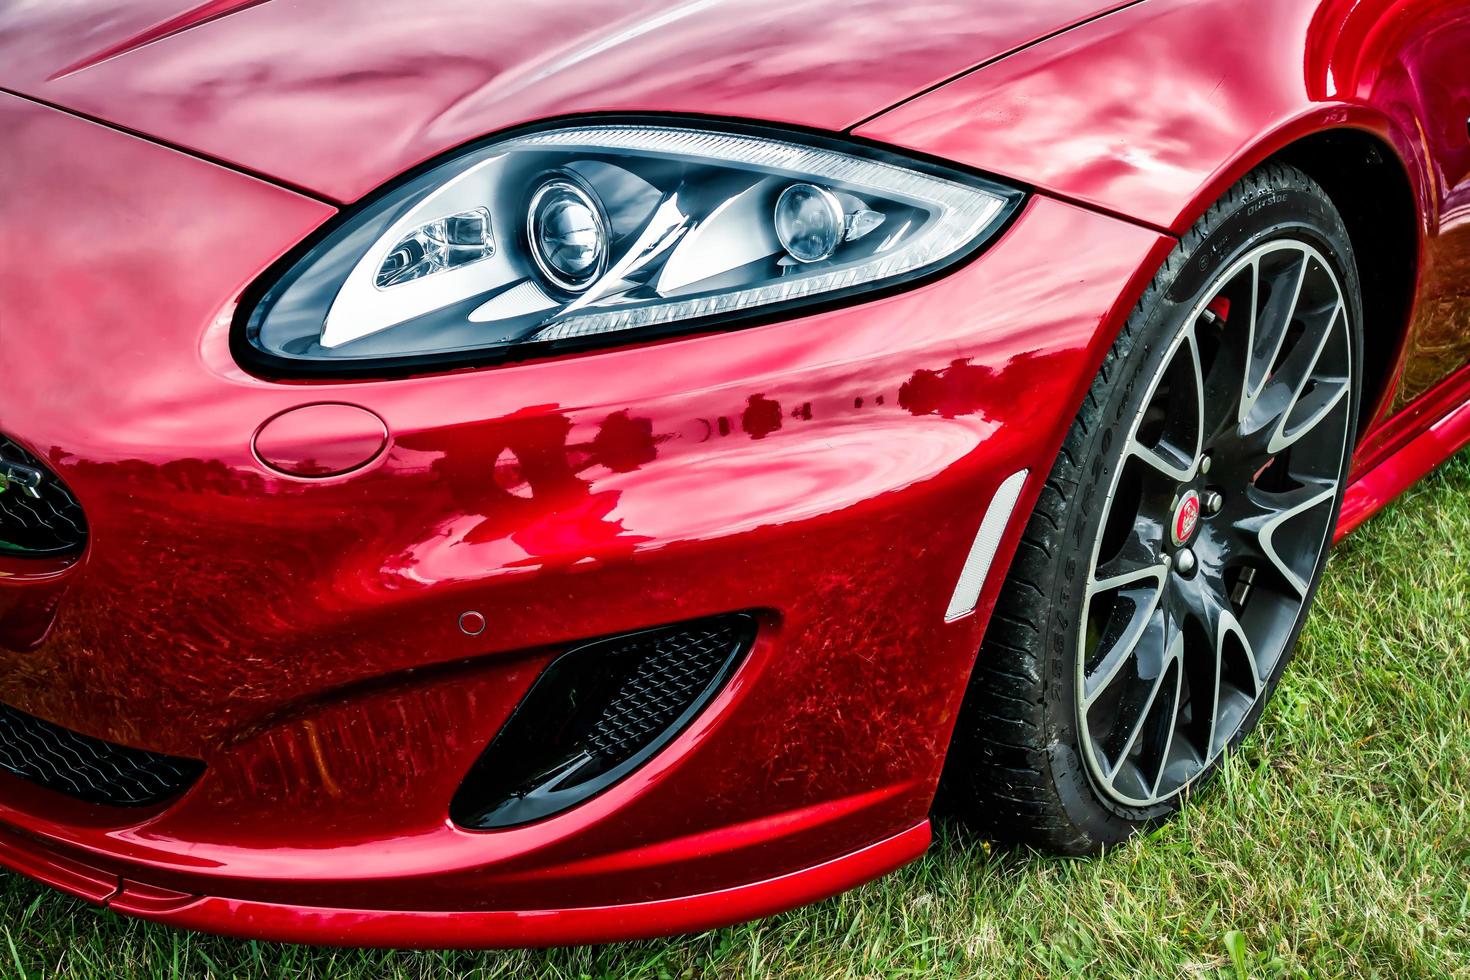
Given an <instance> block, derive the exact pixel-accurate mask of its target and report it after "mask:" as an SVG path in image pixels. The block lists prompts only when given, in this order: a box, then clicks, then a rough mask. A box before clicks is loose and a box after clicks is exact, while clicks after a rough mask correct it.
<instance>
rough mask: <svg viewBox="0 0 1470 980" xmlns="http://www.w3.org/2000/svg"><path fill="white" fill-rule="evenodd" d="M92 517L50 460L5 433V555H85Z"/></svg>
mask: <svg viewBox="0 0 1470 980" xmlns="http://www.w3.org/2000/svg"><path fill="white" fill-rule="evenodd" d="M86 543H87V520H86V518H85V517H83V516H82V508H81V507H80V506H79V505H78V504H77V501H76V498H75V497H73V496H72V495H71V491H70V490H68V489H67V488H66V485H65V484H63V483H62V482H61V480H60V478H58V477H57V476H56V474H55V473H52V472H51V470H50V469H48V468H47V467H46V464H44V463H42V462H41V461H40V460H38V459H37V458H36V457H35V456H32V455H31V454H30V453H28V452H26V451H25V450H24V449H22V448H21V447H20V446H18V445H17V444H16V443H15V442H14V441H12V440H10V439H8V438H6V437H5V436H3V435H0V554H5V555H19V556H22V557H34V558H55V557H66V556H68V555H75V554H80V553H81V551H82V548H83V547H84V546H85V545H86Z"/></svg>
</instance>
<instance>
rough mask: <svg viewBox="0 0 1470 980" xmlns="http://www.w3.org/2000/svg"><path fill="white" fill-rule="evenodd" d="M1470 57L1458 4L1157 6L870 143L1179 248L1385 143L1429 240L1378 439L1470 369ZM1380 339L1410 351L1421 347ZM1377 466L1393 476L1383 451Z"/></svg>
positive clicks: (945, 97)
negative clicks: (1349, 155)
mask: <svg viewBox="0 0 1470 980" xmlns="http://www.w3.org/2000/svg"><path fill="white" fill-rule="evenodd" d="M1260 24H1269V25H1270V30H1266V31H1262V30H1256V29H1254V27H1253V26H1252V25H1260ZM1466 50H1470V8H1467V7H1466V5H1465V4H1463V3H1458V2H1449V0H1445V2H1432V0H1424V2H1417V3H1404V2H1402V0H1330V2H1322V0H1199V2H1190V3H1179V2H1147V3H1142V4H1138V5H1136V6H1133V7H1129V8H1128V9H1126V10H1122V11H1119V12H1118V13H1116V14H1113V15H1112V16H1109V17H1104V18H1101V19H1098V20H1095V21H1093V22H1091V23H1088V24H1085V25H1083V26H1080V27H1078V28H1076V29H1075V30H1072V31H1068V32H1066V33H1065V34H1063V35H1061V36H1059V37H1057V38H1054V39H1053V40H1052V41H1050V42H1048V43H1046V44H1043V45H1037V46H1035V47H1032V48H1029V49H1028V50H1026V51H1023V52H1020V53H1018V54H1016V55H1014V56H1012V57H1010V58H1007V59H1005V60H1003V61H1001V62H1000V63H998V64H996V65H993V66H991V67H989V68H986V69H985V70H984V71H979V72H975V73H972V74H970V75H968V76H966V77H964V78H962V79H959V80H957V81H955V82H952V83H950V84H949V85H945V86H943V87H941V88H939V89H937V90H936V91H934V92H932V93H929V94H927V95H925V96H923V97H922V98H918V99H915V100H912V101H910V102H908V103H906V104H905V105H902V106H900V107H898V108H896V109H894V110H893V111H891V112H889V113H886V114H883V115H881V116H879V117H878V118H877V119H875V120H873V121H871V122H869V123H867V124H865V125H863V126H860V127H858V128H857V130H856V132H857V134H858V135H861V136H866V137H869V138H871V139H875V140H879V141H881V142H886V143H891V144H896V145H899V146H904V147H908V148H911V149H917V150H924V151H927V152H931V153H935V154H938V155H941V156H944V157H946V158H947V159H950V160H956V161H959V162H962V163H968V164H970V165H972V166H975V167H981V168H984V169H986V170H988V171H990V172H992V173H996V174H1000V175H1002V176H1006V177H1011V178H1013V179H1016V180H1020V181H1024V182H1027V183H1029V184H1031V185H1033V186H1037V187H1040V188H1042V189H1044V190H1046V191H1047V192H1049V193H1053V194H1057V195H1059V196H1061V197H1064V198H1066V199H1069V200H1074V201H1078V202H1081V203H1084V204H1086V205H1088V206H1090V207H1096V208H1098V209H1101V210H1103V211H1106V212H1109V213H1113V214H1118V215H1122V216H1126V217H1127V218H1129V219H1131V220H1135V221H1139V222H1142V223H1144V224H1147V225H1149V226H1151V227H1155V228H1158V229H1160V230H1163V231H1167V232H1170V233H1172V234H1176V235H1177V234H1181V233H1183V232H1184V231H1185V230H1186V229H1188V228H1189V226H1190V225H1191V224H1193V223H1194V221H1195V220H1196V219H1197V218H1198V217H1199V215H1200V214H1202V213H1204V211H1205V209H1206V208H1208V207H1209V205H1210V204H1211V203H1212V202H1213V201H1214V200H1216V199H1217V198H1218V197H1219V196H1220V194H1222V193H1223V192H1224V191H1225V190H1226V189H1227V188H1229V187H1230V186H1231V185H1232V184H1234V183H1235V182H1236V181H1237V180H1239V179H1240V178H1241V177H1242V176H1244V174H1245V173H1246V172H1247V171H1249V170H1250V169H1251V168H1253V167H1255V166H1256V165H1258V164H1259V163H1261V162H1262V161H1263V160H1265V159H1267V158H1268V157H1270V156H1271V155H1272V154H1274V153H1277V152H1279V151H1281V150H1282V149H1284V148H1286V147H1287V146H1289V145H1291V144H1292V143H1293V142H1295V141H1297V140H1300V139H1302V138H1304V137H1307V136H1310V135H1312V134H1314V133H1320V132H1324V131H1327V130H1337V129H1355V130H1360V131H1363V132H1366V133H1369V134H1372V135H1373V136H1374V137H1375V138H1376V139H1378V140H1379V141H1381V144H1382V146H1383V150H1384V152H1385V153H1387V154H1390V155H1391V156H1392V157H1393V158H1395V159H1397V161H1398V162H1399V163H1400V164H1401V165H1402V167H1403V169H1404V171H1405V175H1406V176H1407V177H1408V179H1409V181H1410V185H1411V187H1412V189H1413V193H1414V197H1415V200H1416V203H1417V208H1418V214H1417V215H1416V218H1417V219H1418V223H1419V224H1420V230H1421V235H1422V240H1421V247H1420V254H1419V255H1418V256H1416V257H1415V259H1416V260H1417V262H1418V265H1419V275H1420V283H1419V289H1418V302H1417V304H1416V306H1415V311H1414V314H1413V317H1412V322H1411V323H1410V324H1409V325H1408V327H1407V334H1408V338H1409V340H1408V343H1406V344H1403V343H1390V344H1388V345H1387V346H1389V347H1391V348H1392V349H1394V350H1396V351H1398V352H1399V353H1400V357H1399V359H1398V361H1397V363H1396V365H1395V366H1394V368H1393V370H1392V372H1391V374H1390V377H1391V379H1392V384H1391V386H1390V390H1388V391H1386V392H1384V393H1383V397H1382V399H1381V400H1380V404H1379V406H1378V409H1379V410H1378V412H1377V413H1376V414H1375V415H1373V417H1372V419H1371V421H1372V422H1373V424H1374V426H1375V427H1376V426H1382V425H1383V424H1384V423H1386V422H1388V421H1389V420H1390V418H1391V416H1393V415H1395V414H1397V413H1398V412H1401V411H1403V410H1404V409H1406V408H1408V407H1409V406H1410V405H1411V404H1412V403H1413V402H1414V401H1415V400H1416V399H1418V397H1419V396H1420V395H1422V394H1424V393H1426V392H1427V391H1429V390H1430V389H1431V388H1433V387H1434V386H1435V385H1437V384H1439V383H1440V382H1442V381H1444V380H1445V379H1446V378H1448V377H1449V376H1450V375H1451V374H1452V373H1454V372H1455V371H1457V370H1458V369H1459V368H1460V367H1461V366H1462V365H1464V364H1465V363H1466V361H1467V360H1470V330H1467V329H1466V326H1465V325H1466V323H1467V321H1470V136H1467V131H1466V123H1467V119H1470V62H1467V60H1466V58H1465V56H1464V52H1465V51H1466ZM1099 80H1106V81H1105V82H1100V81H1099ZM1375 190H1376V189H1375V188H1374V187H1372V186H1364V187H1363V188H1362V189H1361V192H1362V193H1363V194H1373V193H1374V192H1375ZM1408 258H1409V257H1407V256H1406V257H1405V260H1406V261H1407V260H1408ZM1369 329H1372V330H1376V331H1382V332H1385V333H1389V334H1391V335H1392V336H1393V337H1394V338H1399V337H1402V336H1403V335H1404V333H1405V329H1406V328H1405V325H1404V324H1403V323H1398V322H1394V323H1371V324H1369ZM1371 394H1372V393H1370V395H1371ZM1374 407H1375V406H1374V405H1373V404H1371V403H1370V404H1369V405H1365V407H1364V411H1365V412H1372V410H1373V409H1374ZM1365 448H1366V449H1367V454H1366V455H1367V456H1368V457H1370V458H1371V459H1372V460H1375V461H1376V460H1377V459H1381V458H1383V450H1382V448H1381V447H1378V446H1377V445H1376V444H1375V443H1374V442H1373V437H1372V435H1371V434H1370V436H1369V437H1368V439H1367V441H1366V442H1365ZM1388 451H1391V449H1389V450H1388Z"/></svg>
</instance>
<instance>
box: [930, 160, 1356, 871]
mask: <svg viewBox="0 0 1470 980" xmlns="http://www.w3.org/2000/svg"><path fill="white" fill-rule="evenodd" d="M1361 305H1362V304H1361V299H1360V294H1359V288H1358V279H1357V271H1356V268H1355V265H1354V261H1353V254H1352V248H1351V244H1350V242H1349V239H1348V235H1347V232H1346V229H1345V228H1344V226H1343V223H1342V220H1341V218H1340V217H1339V216H1338V214H1337V211H1336V210H1335V209H1334V207H1333V205H1332V203H1331V201H1330V200H1329V199H1328V197H1327V196H1326V194H1325V193H1324V192H1323V191H1322V190H1321V188H1320V187H1318V186H1317V185H1316V183H1314V182H1313V181H1312V180H1311V179H1310V178H1308V177H1307V176H1306V175H1305V174H1303V173H1301V172H1300V171H1297V170H1295V169H1292V168H1290V167H1286V166H1283V165H1278V164H1272V165H1267V166H1265V167H1262V168H1261V169H1259V170H1257V171H1254V172H1253V173H1251V174H1250V175H1248V176H1247V177H1246V178H1245V179H1244V180H1242V181H1241V182H1240V183H1239V184H1237V185H1236V186H1235V187H1234V188H1232V189H1231V191H1230V192H1229V193H1228V194H1227V195H1226V196H1225V198H1224V199H1222V200H1221V201H1220V202H1219V203H1217V204H1216V205H1215V206H1214V207H1213V208H1211V209H1210V211H1209V212H1208V213H1207V214H1206V215H1205V216H1204V217H1203V218H1201V219H1200V221H1199V222H1198V224H1197V225H1196V226H1195V227H1194V228H1193V229H1192V230H1191V231H1190V233H1189V234H1188V235H1186V236H1185V237H1184V239H1183V240H1182V241H1181V242H1180V244H1179V246H1178V247H1177V248H1176V249H1175V250H1174V252H1173V254H1172V255H1171V256H1170V258H1169V260H1168V261H1167V262H1166V263H1165V266H1164V268H1163V269H1162V270H1161V271H1160V272H1159V274H1158V276H1157V277H1156V279H1155V280H1154V282H1153V284H1152V285H1151V286H1150V287H1149V289H1148V291H1147V293H1146V294H1145V296H1144V298H1143V300H1142V301H1141V302H1140V304H1139V306H1138V308H1137V309H1136V310H1135V312H1134V313H1133V315H1132V316H1131V317H1130V318H1129V320H1128V323H1127V324H1126V326H1125V327H1124V328H1123V330H1122V332H1121V334H1120V336H1119V338H1118V340H1117V341H1116V342H1115V344H1114V345H1113V348H1112V350H1111V351H1110V352H1109V354H1108V357H1107V359H1106V361H1105V363H1104V365H1103V368H1102V371H1101V372H1100V374H1099V376H1098V378H1097V380H1096V381H1095V382H1094V384H1093V386H1092V388H1091V390H1090V391H1089V393H1088V395H1087V398H1086V400H1085V402H1084V404H1083V407H1082V409H1081V411H1080V412H1079V414H1078V416H1077V419H1076V421H1075V422H1074V424H1073V426H1072V429H1071V431H1070V433H1069V434H1068V436H1067V440H1066V443H1065V446H1064V449H1063V451H1062V453H1061V454H1060V456H1059V458H1058V460H1057V462H1056V464H1055V466H1054V467H1053V469H1052V471H1051V473H1050V475H1049V476H1048V479H1047V482H1046V486H1045V489H1044V491H1043V494H1042V497H1041V500H1040V501H1039V503H1038V505H1037V509H1036V511H1035V512H1034V514H1033V516H1032V518H1031V520H1030V522H1029V524H1028V526H1027V528H1026V532H1025V536H1024V539H1023V541H1022V543H1021V546H1020V549H1019V551H1018V554H1017V556H1016V559H1015V562H1014V564H1013V566H1012V568H1011V571H1010V573H1009V575H1008V577H1007V579H1006V582H1005V584H1004V586H1003V589H1002V592H1001V595H1000V599H999V601H998V604H997V607H996V611H995V614H994V616H993V618H992V621H991V624H990V626H989V628H988V629H987V632H986V637H985V641H984V644H983V645H982V647H981V650H980V654H979V659H978V661H977V664H976V667H975V671H974V674H973V676H972V679H971V683H970V688H969V691H968V693H967V695H966V700H965V706H964V709H963V711H962V712H961V717H960V721H959V723H958V726H957V729H956V734H955V740H954V745H953V747H952V749H951V752H950V758H949V760H948V763H947V765H946V772H945V783H946V788H947V791H948V796H949V798H950V799H951V800H953V801H955V802H956V803H957V805H958V808H959V809H960V810H961V812H962V814H964V815H965V816H967V817H969V818H970V819H971V820H972V822H975V823H977V824H979V825H980V826H981V827H982V829H984V830H985V831H987V832H988V833H990V834H991V836H994V837H996V838H998V839H1002V840H1010V841H1016V842H1023V843H1029V844H1032V845H1037V846H1042V847H1046V848H1049V849H1053V850H1058V851H1062V852H1064V853H1074V854H1079V853H1089V852H1093V851H1096V850H1098V849H1099V848H1101V847H1104V846H1106V845H1108V844H1112V843H1116V842H1119V841H1122V840H1124V839H1126V838H1127V837H1128V836H1130V835H1131V834H1132V833H1134V832H1135V831H1136V830H1138V829H1139V828H1140V827H1142V826H1145V825H1147V824H1148V823H1150V822H1152V821H1156V820H1159V819H1161V818H1164V817H1166V816H1168V815H1169V814H1171V813H1173V812H1174V811H1176V810H1177V809H1178V808H1179V807H1180V805H1181V804H1182V801H1183V799H1184V797H1185V796H1186V794H1187V792H1188V791H1189V790H1190V788H1191V787H1194V786H1196V785H1198V784H1199V783H1200V782H1201V781H1202V780H1204V779H1206V778H1208V777H1209V775H1210V774H1211V773H1212V772H1213V771H1214V770H1215V769H1217V768H1218V766H1219V763H1220V760H1221V758H1222V756H1223V755H1224V753H1226V752H1227V751H1229V750H1230V749H1231V748H1232V747H1233V746H1234V745H1236V744H1237V743H1238V742H1239V741H1240V739H1241V738H1243V737H1244V736H1245V734H1246V733H1248V732H1249V731H1250V730H1251V729H1252V728H1253V727H1254V726H1255V724H1256V721H1257V719H1258V718H1259V717H1260V714H1261V709H1262V707H1263V706H1264V704H1265V702H1266V700H1267V699H1268V698H1269V696H1270V694H1271V691H1272V690H1273V689H1274V687H1275V685H1276V683H1277V681H1278V680H1279V678H1280V676H1281V672H1282V670H1283V669H1284V668H1285V666H1286V663H1287V661H1288V659H1289V658H1290V654H1291V651H1292V649H1293V647H1294V646H1295V643H1296V639H1297V635H1298V634H1299V633H1300V631H1301V628H1302V624H1303V622H1304V621H1305V619H1306V614H1307V610H1308V609H1309V607H1310V605H1311V601H1312V598H1313V595H1314V593H1315V591H1316V587H1317V583H1318V581H1319V580H1320V578H1321V574H1322V569H1323V565H1324V564H1325V561H1326V556H1327V549H1328V546H1329V544H1330V543H1331V536H1332V529H1333V527H1334V526H1335V524H1336V521H1337V515H1338V510H1339V508H1340V506H1341V502H1342V496H1343V490H1344V487H1345V483H1346V478H1347V469H1348V462H1349V459H1350V456H1351V449H1352V444H1353V433H1354V430H1355V425H1356V418H1357V409H1358V378H1359V368H1358V363H1359V357H1360V350H1361V339H1360V333H1361V328H1360V324H1361V322H1362V314H1361Z"/></svg>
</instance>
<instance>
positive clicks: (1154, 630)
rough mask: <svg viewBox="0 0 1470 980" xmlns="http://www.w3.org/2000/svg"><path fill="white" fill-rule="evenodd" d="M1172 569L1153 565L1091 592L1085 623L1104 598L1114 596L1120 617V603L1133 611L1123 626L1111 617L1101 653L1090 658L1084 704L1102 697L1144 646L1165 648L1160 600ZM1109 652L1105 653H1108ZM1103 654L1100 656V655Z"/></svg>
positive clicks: (1100, 644)
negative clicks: (1095, 603)
mask: <svg viewBox="0 0 1470 980" xmlns="http://www.w3.org/2000/svg"><path fill="white" fill-rule="evenodd" d="M1168 571H1169V570H1168V566H1167V565H1163V564H1158V565H1153V566H1151V567H1148V568H1142V569H1139V570H1138V571H1136V572H1133V573H1126V574H1123V575H1118V576H1115V577H1113V578H1110V579H1104V580H1102V581H1100V582H1098V583H1096V584H1094V585H1093V586H1091V588H1090V589H1089V590H1088V592H1089V594H1088V597H1087V607H1086V610H1085V612H1084V620H1086V619H1087V618H1088V617H1090V616H1091V615H1092V613H1093V608H1092V606H1093V603H1094V602H1096V601H1097V600H1098V597H1100V596H1107V595H1108V594H1110V593H1112V594H1114V596H1115V598H1114V604H1113V607H1112V612H1113V613H1114V614H1116V612H1117V608H1118V605H1119V604H1120V603H1119V600H1121V602H1122V603H1126V604H1127V605H1128V606H1129V607H1130V608H1131V612H1130V613H1129V614H1128V616H1127V619H1126V620H1125V621H1123V622H1121V623H1115V622H1113V618H1114V617H1110V620H1109V623H1108V625H1107V629H1106V631H1105V632H1104V633H1103V635H1102V636H1101V637H1100V638H1099V641H1098V650H1097V651H1094V653H1093V654H1092V655H1091V656H1089V657H1088V661H1090V662H1092V663H1094V664H1095V666H1093V667H1092V669H1090V670H1087V671H1086V672H1085V675H1084V677H1083V682H1082V686H1083V692H1082V703H1083V707H1084V709H1085V708H1087V707H1090V706H1091V705H1092V703H1093V702H1094V701H1096V700H1097V698H1098V696H1099V695H1100V694H1102V692H1103V691H1104V690H1106V689H1107V687H1108V685H1110V684H1111V683H1112V682H1113V680H1114V679H1115V678H1117V677H1118V675H1119V674H1120V673H1121V672H1122V670H1123V667H1124V665H1126V664H1128V663H1130V662H1131V661H1133V660H1134V659H1136V657H1137V655H1138V652H1139V648H1140V646H1143V647H1150V646H1154V645H1157V647H1158V649H1160V650H1162V649H1163V647H1164V639H1163V636H1164V634H1163V627H1164V621H1163V617H1162V615H1160V613H1159V600H1160V598H1161V597H1162V596H1163V594H1164V582H1165V579H1166V576H1167V575H1168ZM1104 651H1105V652H1104ZM1099 654H1100V655H1099Z"/></svg>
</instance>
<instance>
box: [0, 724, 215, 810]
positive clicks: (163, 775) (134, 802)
mask: <svg viewBox="0 0 1470 980" xmlns="http://www.w3.org/2000/svg"><path fill="white" fill-rule="evenodd" d="M0 770H3V771H5V772H9V773H12V774H13V775H16V776H19V777H21V778H22V779H27V780H29V781H31V782H33V783H36V784H38V785H40V786H44V787H46V788H47V789H49V790H54V791H55V792H57V793H64V794H66V795H67V796H71V797H75V798H76V799H79V800H83V801H85V802H87V803H101V804H103V805H105V806H152V805H153V804H156V803H162V802H164V801H165V800H168V799H172V798H173V797H175V796H178V795H179V794H180V793H182V792H183V791H184V790H186V789H188V788H189V786H191V785H192V784H193V783H194V780H196V779H198V778H199V774H200V773H202V772H203V771H204V763H202V762H196V761H194V760H193V759H179V758H175V757H174V756H171V755H160V754H158V753H157V752H146V751H144V750H143V749H133V748H129V747H128V746H126V745H118V744H116V743H114V742H104V741H103V740H102V739H100V738H92V737H91V736H88V735H83V734H81V733H80V732H74V731H72V730H71V729H69V728H62V727H61V726H60V725H53V724H52V723H51V722H49V721H43V720H41V719H40V718H37V717H35V716H34V715H28V714H26V713H25V712H23V711H17V710H16V709H14V708H12V707H10V706H8V705H4V704H0Z"/></svg>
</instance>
